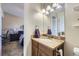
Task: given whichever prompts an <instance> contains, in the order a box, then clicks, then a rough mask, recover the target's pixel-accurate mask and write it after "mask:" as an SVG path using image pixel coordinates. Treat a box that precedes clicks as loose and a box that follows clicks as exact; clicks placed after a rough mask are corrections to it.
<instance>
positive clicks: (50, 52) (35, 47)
mask: <svg viewBox="0 0 79 59" xmlns="http://www.w3.org/2000/svg"><path fill="white" fill-rule="evenodd" d="M60 48H62V49H64V48H63V44H62V45H60V46H58V47H57V48H56V49H60ZM56 49H52V48H49V47H48V46H45V45H43V44H41V43H39V42H37V41H35V40H32V56H57V55H56V53H57V51H56ZM63 51H64V50H63ZM63 55H64V52H63Z"/></svg>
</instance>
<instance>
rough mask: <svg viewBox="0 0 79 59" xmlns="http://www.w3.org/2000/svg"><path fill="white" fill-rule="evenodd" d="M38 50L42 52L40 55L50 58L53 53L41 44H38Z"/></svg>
mask: <svg viewBox="0 0 79 59" xmlns="http://www.w3.org/2000/svg"><path fill="white" fill-rule="evenodd" d="M39 49H40V50H41V51H42V53H44V54H46V55H48V56H52V55H53V51H52V50H51V49H50V48H49V47H46V46H44V45H42V44H39Z"/></svg>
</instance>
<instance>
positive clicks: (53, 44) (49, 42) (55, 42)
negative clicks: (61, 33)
mask: <svg viewBox="0 0 79 59" xmlns="http://www.w3.org/2000/svg"><path fill="white" fill-rule="evenodd" d="M32 40H34V41H36V42H38V43H40V44H43V45H45V46H47V47H49V48H52V49H56V48H57V47H58V46H60V45H62V44H63V43H64V40H60V39H54V38H52V39H42V38H32Z"/></svg>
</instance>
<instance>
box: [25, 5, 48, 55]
mask: <svg viewBox="0 0 79 59" xmlns="http://www.w3.org/2000/svg"><path fill="white" fill-rule="evenodd" d="M24 9H25V10H24V13H25V14H24V19H25V20H24V22H25V23H24V24H25V41H24V44H25V49H24V51H25V52H24V53H25V55H31V35H32V34H33V32H34V29H35V25H38V26H39V29H40V32H41V33H42V32H43V15H42V14H41V13H40V12H41V4H24ZM44 19H45V29H44V32H45V33H46V32H47V25H48V24H49V19H48V17H47V16H44Z"/></svg>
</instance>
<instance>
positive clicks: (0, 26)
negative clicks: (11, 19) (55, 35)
mask: <svg viewBox="0 0 79 59" xmlns="http://www.w3.org/2000/svg"><path fill="white" fill-rule="evenodd" d="M1 34H2V10H1V4H0V35H1ZM1 49H2V41H1V37H0V56H1Z"/></svg>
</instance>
